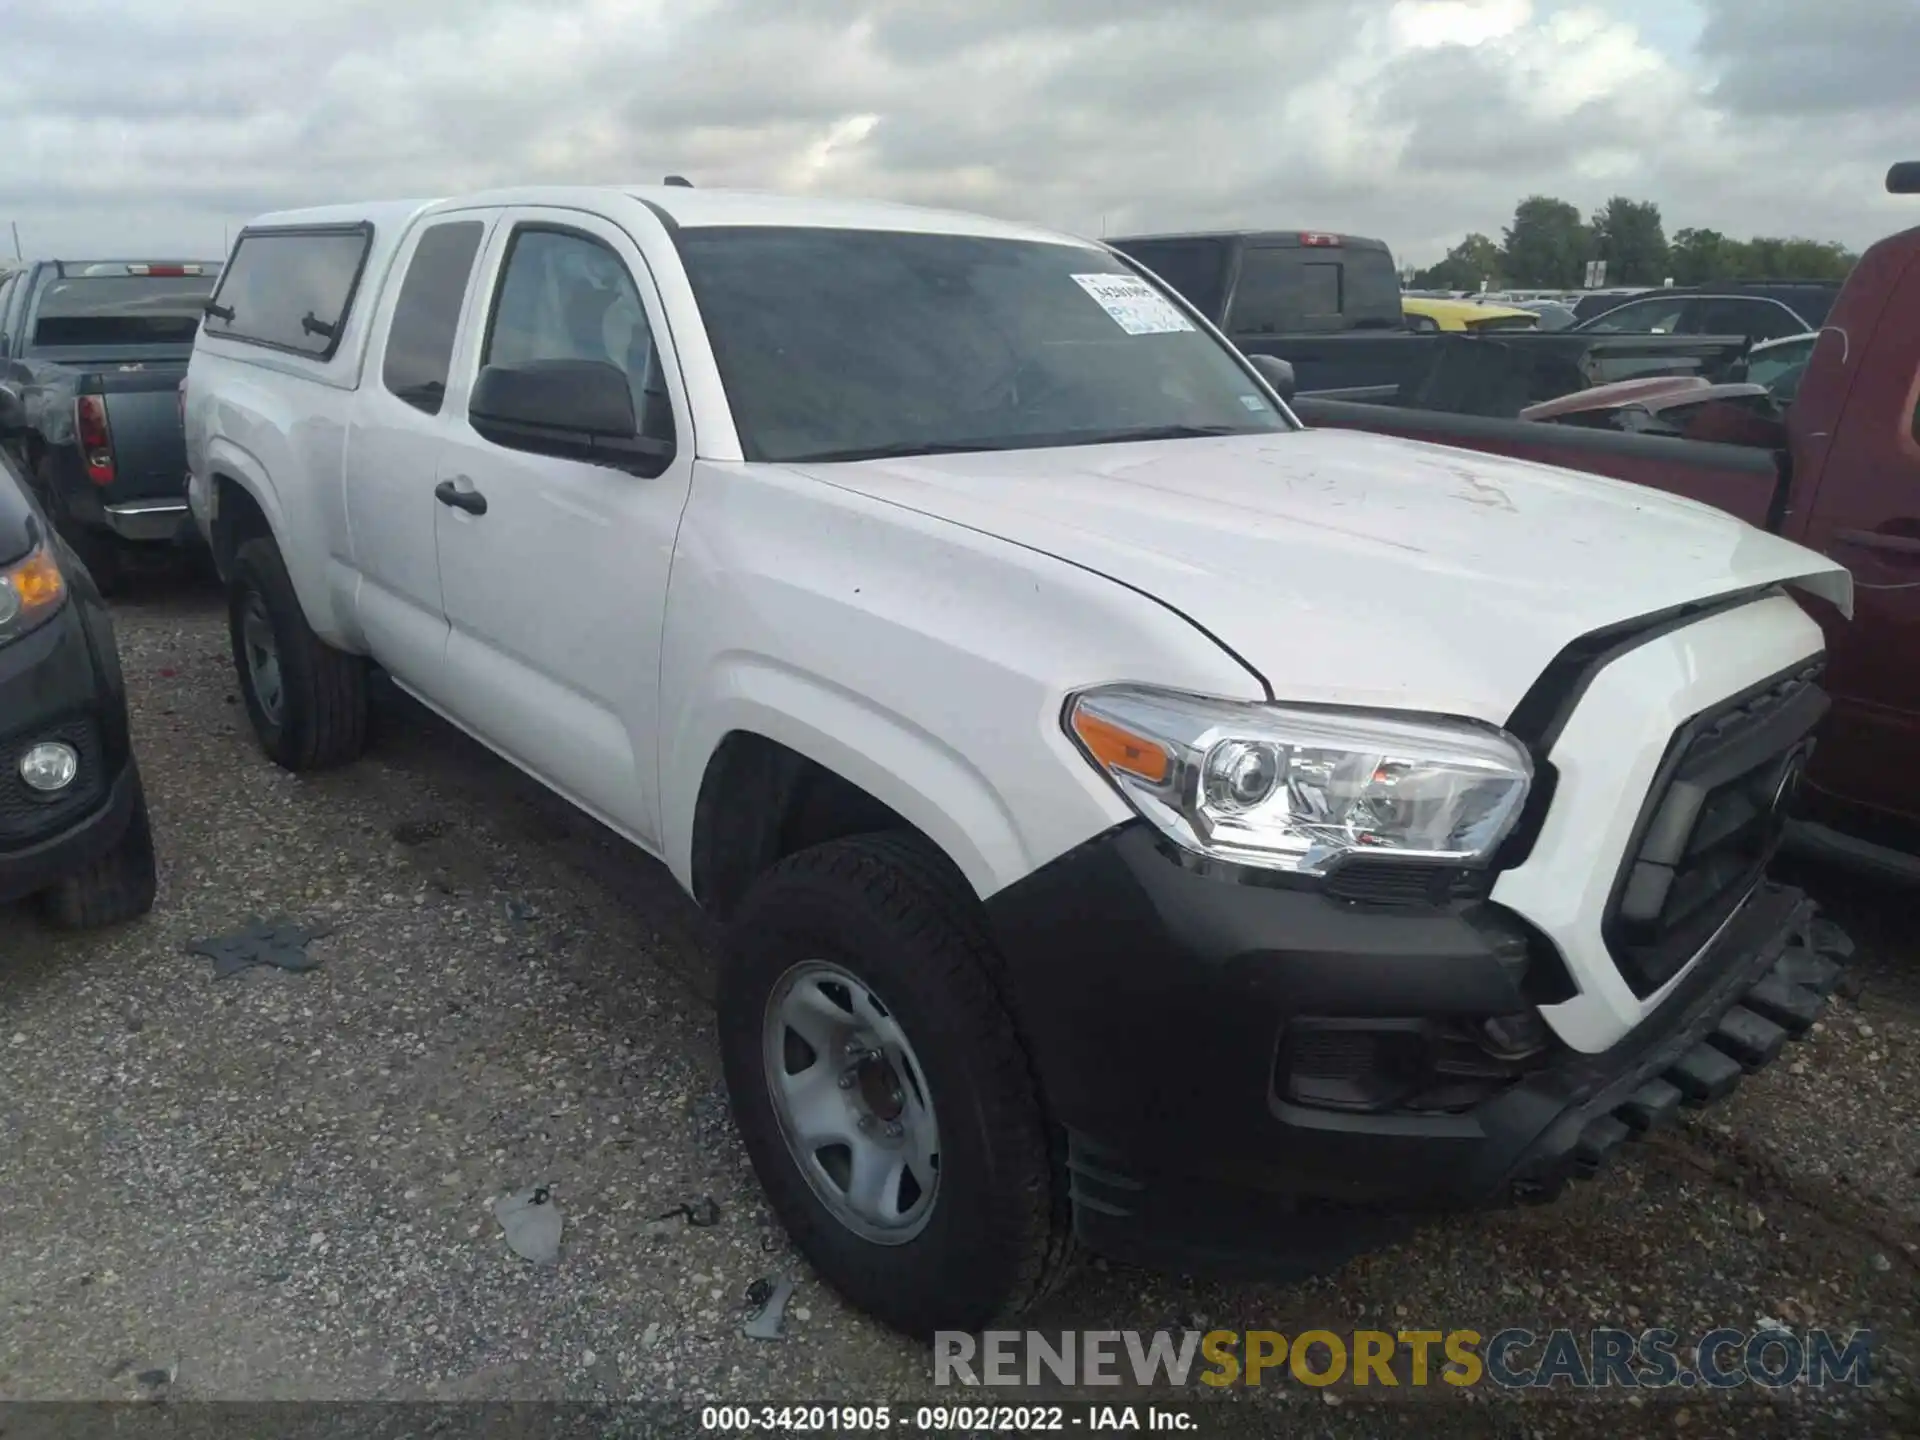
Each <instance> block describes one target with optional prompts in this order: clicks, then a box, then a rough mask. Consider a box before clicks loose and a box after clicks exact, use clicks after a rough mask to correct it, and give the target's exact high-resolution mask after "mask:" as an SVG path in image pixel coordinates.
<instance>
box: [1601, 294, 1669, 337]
mask: <svg viewBox="0 0 1920 1440" xmlns="http://www.w3.org/2000/svg"><path fill="white" fill-rule="evenodd" d="M1686 309H1687V301H1686V298H1685V297H1684V296H1682V297H1679V298H1676V299H1671V300H1669V299H1658V300H1632V301H1629V302H1628V303H1627V304H1625V305H1621V306H1618V307H1617V308H1615V309H1612V310H1609V311H1607V312H1606V313H1605V314H1603V315H1601V316H1600V318H1599V319H1597V320H1595V321H1593V322H1592V323H1591V324H1589V325H1588V326H1587V327H1586V328H1587V329H1588V330H1590V331H1592V332H1593V333H1594V334H1596V335H1672V334H1674V333H1675V332H1676V331H1678V330H1679V328H1680V321H1681V318H1682V317H1683V316H1684V315H1685V313H1686Z"/></svg>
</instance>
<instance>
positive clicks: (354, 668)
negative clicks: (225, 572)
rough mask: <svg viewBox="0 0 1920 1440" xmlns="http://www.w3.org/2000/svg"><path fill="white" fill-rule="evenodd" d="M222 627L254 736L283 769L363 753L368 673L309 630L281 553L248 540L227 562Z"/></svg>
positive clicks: (313, 766)
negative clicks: (228, 576) (229, 568)
mask: <svg viewBox="0 0 1920 1440" xmlns="http://www.w3.org/2000/svg"><path fill="white" fill-rule="evenodd" d="M227 628H228V631H229V633H230V635H231V637H232V643H233V665H234V669H235V671H236V672H238V675H239V679H240V692H241V695H242V696H243V698H244V699H245V700H246V704H247V716H248V718H249V719H251V720H252V721H253V730H254V734H256V735H257V736H259V738H260V745H261V748H263V749H264V750H265V751H266V752H267V754H268V755H269V756H270V757H271V758H272V759H273V761H274V762H275V763H276V764H278V765H281V766H283V767H285V768H286V769H288V770H323V769H326V768H328V767H330V766H334V765H343V764H345V763H347V762H348V761H351V760H355V759H358V758H359V756H360V753H361V751H362V750H364V749H365V748H366V736H367V666H366V662H365V661H364V660H362V659H361V658H360V657H359V656H357V655H349V654H346V653H345V652H344V651H340V650H336V649H334V648H333V647H332V646H331V645H328V644H327V643H326V642H325V641H324V640H322V639H321V638H320V637H319V636H318V635H316V634H314V633H313V628H312V627H311V626H310V625H308V624H307V617H306V613H305V612H304V611H303V610H301V608H300V598H299V596H298V595H296V594H295V593H294V589H293V581H292V580H291V579H289V578H288V576H287V567H286V562H285V561H284V560H282V559H281V558H280V550H279V547H278V546H276V545H275V544H274V543H273V541H271V540H267V539H260V540H249V541H248V542H247V543H246V544H244V545H242V546H241V547H240V550H239V553H237V554H236V555H235V556H234V559H233V574H232V579H231V580H230V581H229V582H228V585H227Z"/></svg>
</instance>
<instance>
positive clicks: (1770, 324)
mask: <svg viewBox="0 0 1920 1440" xmlns="http://www.w3.org/2000/svg"><path fill="white" fill-rule="evenodd" d="M1699 307H1700V313H1699V317H1698V319H1697V320H1696V321H1695V322H1694V325H1693V327H1692V328H1693V331H1694V333H1695V334H1699V335H1745V336H1746V337H1747V338H1749V339H1750V340H1754V341H1756V342H1757V341H1761V340H1779V339H1783V338H1785V337H1786V336H1788V335H1798V334H1800V333H1801V328H1800V323H1799V321H1797V320H1796V319H1795V318H1794V317H1793V316H1792V315H1790V314H1788V313H1787V311H1786V310H1784V309H1783V308H1782V307H1780V306H1779V305H1776V304H1774V303H1773V301H1771V300H1745V299H1740V298H1737V297H1729V298H1723V299H1709V300H1702V301H1700V302H1699Z"/></svg>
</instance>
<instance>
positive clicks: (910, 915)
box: [719, 835, 1069, 1338]
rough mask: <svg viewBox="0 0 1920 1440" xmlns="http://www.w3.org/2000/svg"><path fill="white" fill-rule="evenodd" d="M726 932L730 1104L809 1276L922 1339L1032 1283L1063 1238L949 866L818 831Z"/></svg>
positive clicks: (1034, 1123) (974, 935)
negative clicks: (827, 838) (812, 1272)
mask: <svg viewBox="0 0 1920 1440" xmlns="http://www.w3.org/2000/svg"><path fill="white" fill-rule="evenodd" d="M729 938H730V943H729V946H728V954H727V958H726V961H725V964H724V967H723V971H722V977H721V987H720V997H719V1012H720V1038H721V1053H722V1058H723V1061H724V1063H725V1067H726V1075H727V1087H728V1090H729V1092H730V1094H731V1096H732V1100H733V1108H734V1114H735V1116H736V1118H737V1119H738V1122H739V1125H740V1130H741V1134H742V1137H743V1138H744V1140H745V1142H746V1146H747V1150H748V1153H749V1154H750V1155H751V1157H752V1159H753V1164H754V1168H755V1170H756V1171H757V1172H758V1174H759V1176H760V1180H761V1183H762V1185H764V1186H765V1188H766V1191H767V1195H768V1198H769V1200H770V1201H771V1203H772V1205H773V1209H774V1212H775V1213H776V1214H777V1215H778V1216H779V1218H780V1220H781V1223H782V1224H784V1225H785V1226H786V1228H787V1231H788V1233H789V1234H791V1235H792V1236H793V1239H794V1242H795V1244H796V1245H798V1246H799V1248H800V1249H801V1251H802V1252H803V1253H804V1254H805V1255H806V1257H807V1259H808V1260H809V1261H810V1262H811V1263H812V1265H813V1267H814V1268H815V1269H816V1270H817V1271H818V1272H819V1273H820V1275H821V1276H822V1277H823V1278H824V1279H825V1280H826V1281H827V1282H828V1283H829V1284H831V1285H832V1286H834V1288H836V1289H837V1290H839V1291H841V1292H842V1293H843V1294H845V1295H846V1296H847V1297H848V1298H849V1299H850V1300H852V1301H853V1302H854V1303H855V1304H856V1305H859V1306H860V1307H861V1308H862V1309H864V1310H866V1311H868V1312H869V1313H871V1314H873V1315H875V1316H877V1317H878V1318H880V1319H881V1320H884V1321H886V1322H887V1323H888V1324H890V1325H893V1326H895V1327H896V1328H898V1329H900V1330H903V1331H905V1332H906V1333H908V1334H910V1335H914V1336H918V1337H922V1338H924V1337H927V1336H930V1335H931V1334H932V1333H933V1332H934V1331H935V1330H940V1329H964V1330H977V1329H981V1328H984V1327H986V1326H987V1325H989V1324H990V1323H992V1322H993V1321H994V1320H995V1319H996V1318H998V1317H1001V1316H1007V1315H1012V1314H1015V1313H1017V1312H1018V1311H1020V1310H1022V1309H1024V1308H1026V1307H1027V1306H1028V1305H1030V1304H1031V1303H1033V1302H1034V1301H1035V1300H1037V1299H1039V1298H1040V1297H1041V1296H1042V1295H1043V1294H1045V1293H1046V1291H1047V1290H1048V1289H1049V1288H1050V1287H1051V1285H1052V1283H1053V1282H1054V1281H1055V1280H1056V1279H1057V1278H1058V1276H1059V1275H1060V1274H1061V1273H1062V1272H1063V1270H1064V1268H1065V1264H1066V1260H1067V1255H1068V1249H1069V1243H1068V1227H1067V1225H1066V1213H1065V1206H1064V1198H1065V1197H1064V1190H1063V1188H1062V1187H1061V1185H1060V1184H1059V1183H1058V1181H1057V1179H1056V1175H1055V1172H1054V1166H1053V1161H1052V1157H1051V1154H1050V1150H1049V1144H1048V1140H1049V1135H1048V1128H1047V1123H1046V1120H1045V1118H1044V1116H1043V1114H1042V1109H1041V1104H1040V1098H1039V1090H1038V1086H1037V1084H1036V1082H1035V1080H1034V1078H1033V1073H1032V1069H1031V1066H1030V1065H1029V1063H1028V1059H1027V1055H1026V1052H1025V1050H1024V1048H1023V1047H1022V1045H1021V1043H1020V1040H1019V1038H1018V1036H1017V1035H1016V1033H1015V1030H1014V1025H1013V1021H1012V1018H1011V1016H1010V1015H1009V1014H1008V1012H1007V1010H1006V1007H1005V1005H1004V1003H1003V1001H1002V999H1001V997H1000V994H999V991H998V989H997V988H996V986H995V985H994V983H993V980H992V978H991V956H992V952H991V948H990V945H989V942H988V941H987V939H986V936H985V934H984V932H983V930H982V928H981V926H980V924H979V921H978V918H977V915H976V913H975V901H974V899H973V896H972V895H971V893H969V892H967V890H966V889H965V886H964V884H963V883H962V882H960V881H959V879H958V877H956V876H954V875H952V874H951V873H950V871H949V869H948V868H947V867H946V866H945V864H944V863H943V862H942V861H941V860H940V859H939V857H938V856H936V855H934V854H932V853H930V851H929V849H928V847H926V846H925V845H924V844H923V843H921V842H919V841H918V840H916V839H915V838H913V837H910V836H897V835H869V836H859V837H855V838H853V839H848V840H837V841H832V842H830V843H828V844H824V845H819V846H815V847H814V848H812V849H809V850H805V851H802V852H800V853H799V854H796V855H793V856H790V857H788V858H787V859H786V860H784V861H782V862H781V863H780V864H779V865H777V866H775V867H774V868H773V869H772V870H771V871H769V872H768V873H767V874H766V875H765V876H763V877H762V878H761V879H760V880H759V881H758V882H757V883H756V884H755V886H754V888H753V889H752V891H751V892H750V893H749V894H748V896H747V898H746V900H745V902H744V904H743V905H742V907H741V911H740V914H739V916H738V917H737V919H736V921H735V923H734V925H733V927H732V933H731V935H730V937H729Z"/></svg>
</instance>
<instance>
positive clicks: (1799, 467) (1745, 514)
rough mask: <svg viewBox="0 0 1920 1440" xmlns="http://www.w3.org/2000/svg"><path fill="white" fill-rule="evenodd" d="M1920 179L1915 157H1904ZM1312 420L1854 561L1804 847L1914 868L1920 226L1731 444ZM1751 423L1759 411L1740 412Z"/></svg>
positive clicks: (1905, 182) (1446, 418)
mask: <svg viewBox="0 0 1920 1440" xmlns="http://www.w3.org/2000/svg"><path fill="white" fill-rule="evenodd" d="M1887 186H1888V189H1890V190H1892V191H1894V193H1896V194H1920V165H1901V166H1896V167H1894V170H1893V171H1892V173H1890V174H1889V176H1888V177H1887ZM1293 404H1294V408H1295V410H1296V411H1297V413H1298V414H1299V416H1300V418H1301V419H1302V420H1304V421H1305V422H1306V423H1307V424H1309V425H1324V426H1336V427H1342V428H1349V429H1358V430H1370V431H1375V432H1379V433H1384V434H1389V435H1399V436H1405V437H1408V438H1410V439H1416V440H1426V441H1437V442H1439V443H1441V444H1445V445H1453V446H1459V447H1462V448H1465V449H1471V450H1484V451H1488V452H1491V453H1493V454H1497V455H1511V456H1516V457H1518V458H1521V459H1528V460H1538V461H1542V462H1545V463H1548V464H1552V465H1559V466H1564V467H1567V468H1569V469H1574V470H1585V471H1590V472H1593V473H1595V474H1599V475H1607V476H1612V477H1614V478H1616V479H1620V480H1628V481H1632V482H1634V483H1636V484H1641V485H1646V486H1650V487H1652V488H1654V489H1657V490H1664V491H1668V492H1669V493H1674V494H1679V495H1684V496H1687V497H1689V498H1692V499H1696V500H1701V501H1705V502H1706V503H1708V504H1710V505H1714V506H1717V507H1719V508H1720V509H1723V510H1729V511H1732V512H1733V513H1734V514H1736V515H1739V516H1741V517H1742V518H1743V519H1746V520H1748V521H1750V522H1751V523H1752V524H1754V525H1757V526H1761V527H1763V528H1765V529H1768V530H1772V531H1774V532H1776V533H1778V534H1782V535H1785V536H1786V537H1787V538H1788V539H1791V540H1796V541H1798V542H1800V543H1801V544H1803V545H1807V546H1810V547H1811V548H1813V549H1816V550H1820V551H1823V552H1824V553H1826V554H1828V555H1830V556H1832V557H1833V558H1834V559H1835V560H1838V561H1840V562H1841V563H1842V564H1844V565H1846V566H1847V567H1848V569H1850V570H1851V571H1852V572H1853V576H1854V583H1855V604H1854V615H1853V619H1852V623H1851V624H1848V623H1846V622H1845V620H1844V618H1843V617H1842V616H1840V615H1839V613H1838V612H1837V611H1833V610H1832V609H1830V608H1829V607H1826V606H1824V605H1823V604H1822V603H1821V602H1818V601H1808V602H1806V603H1807V604H1808V607H1809V609H1810V610H1812V611H1813V612H1814V613H1815V615H1816V618H1818V619H1819V620H1820V622H1821V623H1822V625H1823V626H1824V627H1825V628H1826V630H1827V639H1828V645H1829V656H1830V659H1829V671H1828V675H1827V679H1826V682H1825V683H1826V686H1827V688H1828V690H1829V691H1830V693H1831V695H1832V697H1833V711H1832V714H1831V716H1830V718H1829V719H1828V722H1827V726H1826V730H1825V732H1824V737H1823V741H1822V743H1821V745H1820V748H1819V750H1818V752H1817V753H1816V755H1815V757H1814V760H1813V764H1812V766H1811V768H1810V770H1809V772H1808V775H1807V782H1808V785H1807V788H1806V790H1805V791H1804V792H1803V798H1802V806H1801V811H1802V816H1803V823H1802V825H1801V826H1800V827H1799V831H1798V839H1799V841H1800V843H1801V844H1802V846H1803V847H1805V848H1811V849H1817V850H1822V851H1825V852H1827V853H1829V854H1832V855H1834V856H1835V857H1836V858H1844V859H1848V860H1852V861H1854V862H1857V863H1860V864H1863V865H1867V866H1870V867H1874V868H1878V869H1881V870H1883V871H1885V872H1888V873H1893V874H1899V875H1903V876H1907V877H1915V876H1920V859H1916V858H1915V857H1916V856H1917V855H1920V228H1916V229H1912V230H1907V231H1905V232H1903V233H1901V234H1898V235H1894V236H1891V237H1889V238H1888V239H1885V240H1882V241H1880V242H1879V243H1878V244H1876V245H1874V246H1873V247H1872V248H1871V249H1869V250H1868V251H1867V253H1866V254H1865V255H1864V256H1862V257H1861V259H1860V262H1859V264H1858V265H1857V266H1855V268H1854V270H1853V272H1852V274H1851V275H1850V276H1849V277H1848V279H1847V282H1846V285H1845V286H1844V288H1843V289H1842V290H1841V293H1840V295H1839V298H1838V299H1836V300H1835V301H1834V304H1833V308H1832V310H1831V312H1830V313H1829V314H1828V315H1827V317H1826V322H1825V324H1824V326H1823V327H1822V329H1821V331H1820V337H1819V339H1818V340H1817V341H1816V342H1815V344H1814V349H1813V354H1812V357H1811V358H1810V359H1809V360H1808V362H1807V368H1806V371H1805V373H1804V375H1803V376H1802V378H1801V379H1800V382H1799V388H1798V390H1797V392H1796V393H1795V395H1794V397H1793V399H1792V401H1791V403H1790V404H1789V405H1788V406H1787V407H1786V408H1785V413H1784V415H1783V417H1782V418H1781V419H1779V420H1777V421H1774V422H1773V424H1772V433H1771V435H1769V436H1766V437H1765V439H1766V441H1767V442H1768V443H1761V444H1752V443H1743V444H1723V443H1709V442H1705V441H1698V440H1689V439H1677V438H1670V437H1667V436H1660V435H1651V434H1626V433H1621V432H1619V431H1615V430H1608V429H1593V428H1582V427H1575V426H1568V425H1562V424H1554V423H1548V422H1544V421H1538V420H1523V419H1519V418H1490V417H1488V416H1486V415H1469V414H1444V413H1438V412H1435V411H1431V410H1428V411H1421V410H1414V409H1409V408H1406V407H1404V406H1401V405H1396V404H1391V403H1389V404H1378V403H1375V404H1366V403H1354V402H1352V401H1346V400H1330V399H1325V398H1322V397H1318V396H1313V395H1304V394H1302V395H1298V396H1297V397H1296V398H1295V400H1294V402H1293ZM1742 422H1743V424H1745V425H1747V426H1748V427H1749V428H1750V426H1751V416H1750V415H1749V416H1743V417H1742Z"/></svg>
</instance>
